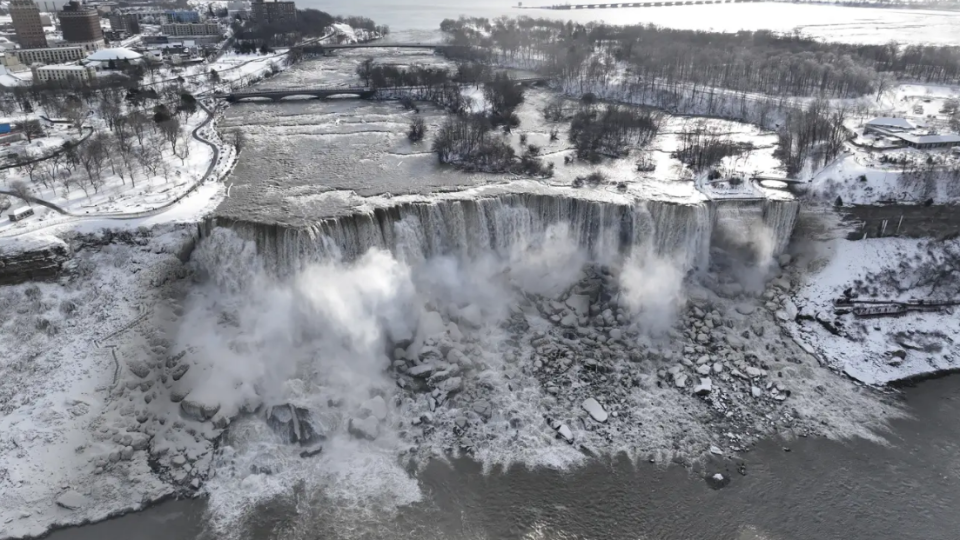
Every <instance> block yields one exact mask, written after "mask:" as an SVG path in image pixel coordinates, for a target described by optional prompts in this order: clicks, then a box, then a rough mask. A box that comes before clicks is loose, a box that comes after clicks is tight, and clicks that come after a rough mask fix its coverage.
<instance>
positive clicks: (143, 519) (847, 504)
mask: <svg viewBox="0 0 960 540" xmlns="http://www.w3.org/2000/svg"><path fill="white" fill-rule="evenodd" d="M903 400H904V403H905V406H906V409H907V410H908V412H909V413H910V414H911V415H913V418H911V419H902V420H895V421H893V422H892V424H891V428H890V432H889V433H888V434H887V438H888V440H889V442H890V444H889V445H887V446H881V445H878V444H874V443H871V442H867V441H863V440H852V441H846V442H835V441H829V440H824V439H797V440H792V441H767V442H765V443H763V444H761V445H759V446H758V447H756V448H755V449H754V450H753V451H752V452H750V453H748V454H746V455H745V456H744V463H745V465H746V472H747V475H746V476H741V475H739V474H738V473H737V472H736V465H737V463H736V462H733V461H729V460H728V461H723V460H718V461H717V462H715V463H713V464H709V465H708V466H707V469H708V470H709V472H711V473H712V472H715V471H717V470H722V471H724V473H725V474H729V475H730V476H731V478H732V482H731V483H730V485H729V486H727V487H726V488H724V489H721V490H718V491H715V490H712V489H710V488H709V487H708V486H707V484H706V483H705V482H704V480H703V479H702V476H701V475H700V474H698V473H695V472H690V471H689V470H687V469H684V468H682V467H678V466H671V467H667V468H661V467H657V466H654V465H650V464H647V463H639V464H632V463H630V462H628V461H627V460H624V459H615V460H612V461H610V460H597V461H595V462H594V463H593V464H591V465H589V466H586V467H583V468H580V469H577V470H575V471H571V472H566V473H563V472H557V471H549V470H534V471H530V470H526V469H523V468H514V469H511V470H509V471H507V472H504V471H502V470H500V471H493V472H491V473H489V474H483V472H482V471H481V469H480V467H479V466H478V465H477V464H475V463H471V462H467V461H460V462H456V463H453V464H452V465H448V464H444V463H435V464H433V465H431V466H430V467H428V468H427V470H426V471H424V472H423V473H421V475H420V483H421V486H422V488H423V491H424V493H425V501H424V502H423V503H421V504H418V505H416V506H415V507H410V508H405V509H403V510H401V511H400V512H399V513H398V514H397V515H393V516H390V517H381V518H378V517H377V516H375V515H374V516H366V518H357V515H353V517H351V518H350V519H349V520H347V521H338V516H342V514H339V513H338V512H337V511H336V509H335V508H331V507H329V506H326V505H325V504H324V502H323V501H314V502H313V503H312V504H305V500H304V499H303V498H302V497H301V498H299V504H294V503H292V502H289V501H274V502H273V503H271V504H267V505H264V507H263V508H262V509H261V512H260V513H259V514H258V515H257V516H254V517H253V518H252V519H251V520H250V522H249V523H247V525H246V526H245V529H244V531H243V533H242V535H241V536H242V537H243V538H251V539H256V540H265V539H268V538H270V539H273V538H277V539H280V538H284V539H286V538H309V539H321V538H322V539H324V540H332V539H336V538H390V539H393V538H445V539H460V538H469V539H473V538H490V539H509V538H591V539H624V540H627V539H673V538H682V539H701V538H702V539H710V540H716V539H737V540H739V539H791V540H800V539H811V540H812V539H817V540H820V539H840V538H843V539H851V540H858V539H863V540H867V539H870V540H872V539H886V538H889V539H906V538H916V539H924V540H938V539H943V540H954V539H956V538H958V537H960V512H958V511H957V509H958V508H960V422H958V420H957V419H958V418H960V376H956V375H954V376H950V377H946V378H943V379H938V380H932V381H927V382H924V383H921V384H919V385H918V386H916V387H914V388H908V389H905V390H904V391H903ZM787 449H789V451H787ZM725 469H727V470H725ZM204 507H205V505H204V503H203V502H202V501H175V502H170V503H166V504H162V505H160V506H157V507H155V508H152V509H150V510H147V511H145V512H140V513H137V514H132V515H129V516H125V517H122V518H119V519H115V520H112V521H109V522H106V523H101V524H97V525H91V526H86V527H80V528H74V529H67V530H63V531H59V532H57V533H55V534H53V535H51V538H52V539H54V540H87V539H90V540H93V539H102V540H114V539H116V540H153V539H161V538H164V539H166V538H179V539H194V538H196V539H200V538H210V537H212V535H209V534H205V533H204V528H205V519H204V515H203V514H204V511H205V508H204Z"/></svg>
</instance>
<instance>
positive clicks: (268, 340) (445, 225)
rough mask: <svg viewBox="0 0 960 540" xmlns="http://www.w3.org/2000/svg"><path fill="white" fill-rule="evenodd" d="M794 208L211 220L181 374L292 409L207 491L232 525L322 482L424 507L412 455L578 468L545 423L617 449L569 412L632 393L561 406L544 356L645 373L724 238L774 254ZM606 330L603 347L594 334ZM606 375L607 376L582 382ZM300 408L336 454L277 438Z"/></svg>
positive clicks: (595, 206) (228, 450) (578, 389)
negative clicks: (689, 279)
mask: <svg viewBox="0 0 960 540" xmlns="http://www.w3.org/2000/svg"><path fill="white" fill-rule="evenodd" d="M795 212H796V205H793V204H790V203H770V204H769V205H767V204H758V203H753V204H752V205H745V204H741V205H738V206H733V205H729V204H727V203H725V202H723V203H715V202H708V203H702V204H671V203H664V202H655V201H646V202H638V203H636V204H626V203H613V202H602V201H596V200H585V199H579V198H573V197H557V196H546V195H538V194H507V195H501V196H498V197H485V198H476V199H446V198H438V199H437V200H434V201H429V202H412V203H404V204H398V205H395V206H392V207H387V208H377V209H375V210H372V211H366V212H358V213H356V214H354V215H350V216H346V217H339V218H331V219H327V220H322V221H319V222H318V223H316V224H315V225H314V226H312V227H307V228H285V227H280V226H275V225H268V224H259V223H252V222H238V221H225V220H218V219H216V218H214V219H211V220H209V221H207V222H206V223H205V225H204V227H205V228H204V231H203V234H204V236H205V237H206V238H205V239H204V240H203V241H202V242H201V244H200V246H199V247H198V250H197V253H196V254H195V257H194V260H195V262H196V263H197V265H198V266H199V267H201V268H203V269H205V270H206V272H207V273H209V274H212V275H213V279H210V280H208V282H207V283H206V287H207V289H206V290H205V291H204V293H203V294H199V295H197V298H196V301H195V303H194V304H193V305H191V306H190V307H189V308H188V313H187V316H186V317H185V323H184V330H183V331H182V333H183V336H181V337H182V339H181V341H182V343H180V344H179V346H181V347H183V348H184V349H187V350H190V351H191V352H190V354H189V355H188V357H187V360H188V361H190V362H192V363H193V364H194V365H195V367H194V368H191V370H190V372H188V375H187V376H186V377H184V379H183V380H182V381H181V383H186V384H184V385H182V386H187V385H194V386H191V388H184V391H183V393H184V394H185V395H186V396H187V397H186V398H185V399H186V401H191V400H194V399H196V400H203V399H207V400H215V403H205V404H203V403H201V405H206V406H207V407H208V408H210V409H211V410H212V409H213V408H214V406H215V407H217V408H218V410H221V411H241V410H254V409H255V408H256V404H257V403H260V404H261V409H259V410H261V411H271V410H274V409H276V410H280V411H282V412H283V411H285V412H286V413H287V415H286V416H283V415H280V416H277V415H273V416H271V413H269V412H267V413H262V412H261V413H260V415H259V416H257V415H253V416H246V417H241V418H239V419H238V420H236V421H235V422H234V424H233V425H232V426H231V427H230V437H229V438H228V439H227V442H226V444H225V445H224V447H223V449H222V452H221V456H220V457H219V460H218V464H217V467H218V470H219V471H221V472H220V473H219V474H218V475H217V476H216V478H214V480H213V481H212V482H211V483H210V484H208V485H209V489H210V492H211V498H210V500H211V504H212V505H213V507H214V508H216V509H217V510H216V511H217V512H223V513H225V514H229V513H231V512H234V511H239V510H235V509H238V508H243V507H245V506H246V505H248V504H250V503H253V502H256V501H258V500H261V499H262V498H263V497H266V496H273V495H275V494H278V493H282V492H284V490H287V489H289V486H290V484H292V483H294V482H300V481H303V480H304V478H305V477H308V480H307V484H308V485H309V486H311V489H314V488H315V489H323V490H325V493H326V494H327V495H328V496H335V497H337V498H344V497H346V498H349V497H352V496H355V495H351V494H353V493H355V492H358V489H357V487H356V486H357V484H358V483H365V485H366V486H367V488H368V489H366V490H365V491H364V492H363V493H364V495H363V496H364V497H371V496H376V495H375V494H387V495H388V496H387V498H388V499H390V501H388V502H385V505H387V506H389V505H391V504H396V502H397V501H407V502H410V501H413V500H415V499H416V497H417V496H418V492H417V489H416V486H415V481H411V480H410V479H409V478H408V477H407V476H406V475H405V473H404V472H403V470H402V468H400V467H397V466H396V458H397V455H398V454H402V455H405V456H406V457H408V458H410V457H414V458H417V459H420V458H429V456H431V455H436V454H438V453H442V452H445V451H447V450H449V449H450V448H451V447H454V448H459V449H469V450H470V451H471V452H473V453H474V456H475V457H477V458H478V459H481V460H487V461H489V462H508V461H513V460H519V461H523V462H526V463H531V464H536V463H540V464H550V465H554V466H564V465H567V464H570V463H574V462H577V461H578V460H581V459H583V454H582V453H581V452H579V451H578V450H577V449H576V448H574V447H572V446H568V445H566V444H565V443H564V444H562V445H559V446H558V445H557V444H556V442H555V441H554V437H555V434H556V433H557V432H558V431H555V430H558V429H559V428H558V427H557V426H559V424H556V423H549V424H545V423H544V416H545V415H547V413H549V416H550V417H551V418H560V419H561V420H562V421H565V422H568V423H570V424H569V426H570V427H566V426H565V429H567V432H569V431H570V429H572V430H573V431H576V432H578V435H576V437H577V438H578V441H583V443H584V444H586V445H588V446H589V445H599V444H602V441H603V440H604V439H603V437H605V435H602V434H598V432H594V431H592V430H584V431H578V428H577V426H576V425H574V424H572V423H571V422H572V421H573V420H572V418H573V416H572V414H573V412H571V410H569V409H568V408H567V407H568V406H569V407H572V408H573V409H572V410H573V411H576V410H579V406H578V404H579V403H580V402H581V401H582V400H583V399H584V397H585V396H586V395H587V394H584V393H585V392H590V393H592V392H596V391H598V390H597V389H598V388H600V387H601V386H604V385H608V384H615V386H614V387H612V388H615V389H616V390H615V391H616V392H627V390H626V388H627V386H625V385H623V384H622V382H620V379H618V378H615V377H612V378H609V379H607V378H606V377H604V378H603V379H602V380H600V379H598V380H596V381H593V382H591V383H590V384H587V385H582V384H580V383H577V385H573V386H570V387H568V388H567V389H566V390H564V391H565V392H569V393H570V396H571V397H570V398H569V399H567V400H564V401H562V403H561V404H558V403H557V401H556V400H555V399H553V398H552V397H549V394H555V393H556V392H557V391H559V390H557V389H553V390H551V389H550V386H549V385H550V384H552V382H551V381H552V380H553V379H551V378H545V377H546V374H545V373H544V372H541V371H539V367H537V368H534V367H532V366H535V364H534V363H533V361H532V360H531V358H532V354H533V353H532V352H531V350H532V349H531V347H534V346H536V347H537V351H538V352H537V354H545V355H546V354H554V353H557V351H560V350H561V349H560V348H556V346H555V345H544V344H545V343H547V342H548V338H549V339H557V340H561V341H558V342H556V343H563V344H564V345H563V347H566V349H565V350H566V351H567V353H568V354H569V356H567V357H566V358H567V359H568V360H570V361H571V363H572V365H574V368H573V369H571V370H570V371H569V372H568V371H567V370H566V369H558V370H557V371H556V373H557V374H558V375H557V376H558V377H566V376H568V375H567V374H568V373H569V374H570V375H569V376H571V377H574V376H575V375H574V374H576V373H578V372H579V371H578V370H579V369H580V368H579V367H578V366H579V365H580V363H581V362H586V361H588V359H590V358H596V361H594V365H596V362H597V361H599V362H610V363H617V362H624V363H626V362H638V361H639V360H636V359H634V360H628V359H627V358H628V356H629V355H630V354H640V353H639V351H643V350H659V348H660V347H661V345H659V344H658V345H652V343H653V338H650V336H651V335H654V334H659V335H664V332H666V331H668V330H670V329H671V328H672V325H673V323H674V321H675V317H676V314H677V311H678V310H679V309H681V308H682V306H683V303H684V301H685V298H684V279H685V277H686V276H688V275H689V273H690V272H691V271H696V270H705V269H706V268H707V266H708V265H709V263H710V259H709V257H710V248H711V243H712V240H713V239H714V238H713V237H714V236H715V234H716V233H715V231H716V229H717V228H729V225H730V224H731V223H735V222H736V221H737V219H745V220H746V222H748V223H749V224H750V225H749V226H748V227H747V228H748V230H749V229H758V230H759V229H762V230H763V233H762V234H760V236H761V237H763V238H768V239H769V240H768V241H767V242H766V243H765V244H764V246H766V247H765V248H764V249H769V250H771V252H772V250H776V249H781V246H784V245H786V242H787V240H788V239H789V235H790V229H791V227H792V223H793V220H794V219H795ZM747 218H749V219H747ZM758 234H759V233H758ZM591 263H596V264H591ZM598 329H600V330H598ZM598 331H599V332H602V333H604V336H605V337H604V338H603V340H602V341H594V339H595V338H592V337H589V336H595V335H597V332H598ZM536 335H539V336H540V337H536ZM579 336H584V338H583V341H580V337H579ZM606 336H609V337H606ZM666 341H667V342H668V343H667V344H665V345H662V346H664V347H670V346H672V344H673V343H674V341H676V340H674V339H671V340H666ZM534 342H539V343H541V344H540V345H534ZM571 343H579V344H578V345H571ZM604 343H605V345H603V346H602V348H601V344H604ZM680 346H681V345H679V342H678V344H677V347H680ZM544 347H547V349H544ZM550 347H554V349H549V348H550ZM570 347H573V348H572V349H571V348H570ZM550 350H553V351H554V353H550V352H549V351H550ZM574 351H576V352H574ZM656 354H659V353H656ZM521 358H522V359H521ZM553 361H554V362H563V359H562V358H561V357H559V356H556V357H554V359H553ZM628 365H630V366H631V368H630V370H631V373H633V376H634V377H637V376H638V374H640V373H641V372H640V371H638V366H640V365H641V364H637V363H631V364H628ZM568 367H569V366H568ZM646 367H648V368H649V367H650V366H646ZM618 369H619V368H618ZM654 369H655V368H654ZM551 373H553V372H551ZM194 374H196V376H195V375H194ZM213 374H217V376H216V377H213V376H212V375H213ZM201 375H202V376H204V377H205V378H201ZM594 375H596V376H600V375H602V374H598V373H597V372H596V369H594V371H592V372H591V371H589V370H588V371H587V372H584V375H583V377H593V376H594ZM551 377H553V376H552V375H551ZM577 377H579V376H577ZM644 377H646V378H643V379H642V381H641V379H640V378H634V379H633V380H634V381H635V382H634V383H632V384H633V385H634V386H631V388H633V387H636V386H637V385H641V384H642V385H643V388H642V389H638V390H637V391H636V392H635V393H631V394H629V397H627V396H628V394H626V393H624V394H623V396H625V397H623V398H622V399H629V400H634V401H633V402H634V403H635V407H634V406H633V405H631V408H635V410H638V411H648V410H649V411H658V410H661V409H660V408H661V407H663V406H664V405H663V403H664V402H665V401H664V400H669V399H672V398H671V397H669V396H672V394H668V392H670V391H672V390H669V389H667V388H661V387H660V386H657V385H656V384H655V380H656V375H653V376H651V375H649V374H648V375H645V376H644ZM577 380H578V381H579V380H580V379H577ZM229 388H239V389H241V390H243V394H242V395H235V394H238V393H237V392H231V391H230V390H229ZM641 390H642V391H641ZM610 391H614V390H610ZM574 395H575V396H576V397H575V398H574V397H573V396H574ZM241 398H242V400H241ZM651 400H653V401H651ZM233 402H236V403H233ZM291 411H303V412H302V413H300V412H297V414H302V415H303V418H302V421H301V419H300V418H299V417H297V418H296V422H295V425H297V426H303V425H305V423H309V425H311V426H312V427H311V430H312V431H309V432H310V433H312V432H314V431H315V432H316V433H322V434H324V435H325V436H326V437H327V439H326V440H325V441H323V442H322V445H323V451H322V453H321V454H319V455H315V454H313V453H312V452H314V450H313V446H308V447H307V448H309V449H310V450H309V451H308V453H309V461H306V462H304V461H303V459H306V458H303V457H302V456H301V449H302V448H303V447H297V446H294V447H293V448H291V447H290V446H291V445H290V442H289V439H290V436H289V433H288V432H289V430H286V431H284V433H285V435H283V436H282V437H277V435H276V434H274V433H273V432H272V431H271V428H270V427H268V425H267V424H268V423H269V422H264V414H266V415H267V419H268V420H269V421H272V422H274V423H278V422H280V423H282V422H284V421H287V420H284V418H287V417H289V416H290V414H292V413H291ZM650 414H654V412H651V413H650ZM425 418H426V419H427V420H424V419H425ZM288 420H289V419H288ZM427 424H429V426H427ZM644 424H649V425H654V424H656V422H655V421H654V420H653V418H652V417H651V418H646V419H645V420H644V421H643V422H641V423H640V424H639V425H644ZM519 426H522V429H521V428H519ZM674 428H675V429H674ZM691 430H693V431H691ZM698 430H702V428H701V427H698V425H697V424H694V423H691V422H687V423H674V424H670V427H669V428H667V429H666V430H665V431H664V432H663V433H658V434H656V435H655V436H654V437H656V438H651V435H650V433H645V432H642V431H637V432H636V433H633V432H631V433H629V434H628V433H626V432H623V433H621V434H620V435H619V436H620V437H628V439H624V440H625V441H626V442H627V443H628V444H630V445H632V446H633V447H634V448H640V447H641V446H645V447H646V448H647V449H648V450H649V451H653V450H654V449H657V448H665V447H667V446H669V445H670V443H669V442H668V440H673V439H674V438H675V437H677V436H679V435H678V433H679V432H680V431H683V432H686V433H693V432H696V433H698V435H697V437H699V438H701V439H703V438H706V437H707V435H706V434H705V433H700V432H699V431H698ZM295 431H296V432H298V433H299V432H300V430H295ZM675 431H676V432H675ZM561 433H562V432H561ZM685 436H686V435H685ZM474 437H476V438H475V439H474ZM308 444H309V445H314V444H317V442H316V441H314V440H312V439H311V441H310V442H309V443H308ZM264 471H267V472H264ZM357 471H372V473H371V474H368V475H365V476H362V475H360V473H358V472H357ZM341 488H342V489H341ZM331 490H332V492H331Z"/></svg>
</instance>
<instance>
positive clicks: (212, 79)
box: [207, 68, 220, 84]
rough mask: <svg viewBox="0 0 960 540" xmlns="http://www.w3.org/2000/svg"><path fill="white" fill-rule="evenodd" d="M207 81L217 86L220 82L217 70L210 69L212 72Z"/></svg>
mask: <svg viewBox="0 0 960 540" xmlns="http://www.w3.org/2000/svg"><path fill="white" fill-rule="evenodd" d="M207 80H209V81H210V82H211V83H213V84H217V83H219V82H220V74H219V73H217V70H215V69H213V68H210V72H209V73H208V74H207Z"/></svg>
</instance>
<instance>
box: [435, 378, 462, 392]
mask: <svg viewBox="0 0 960 540" xmlns="http://www.w3.org/2000/svg"><path fill="white" fill-rule="evenodd" d="M437 388H438V389H439V390H440V391H441V392H446V393H447V394H452V393H454V392H459V391H460V389H461V388H463V379H461V378H460V377H450V378H449V379H446V380H444V381H441V382H440V384H438V385H437Z"/></svg>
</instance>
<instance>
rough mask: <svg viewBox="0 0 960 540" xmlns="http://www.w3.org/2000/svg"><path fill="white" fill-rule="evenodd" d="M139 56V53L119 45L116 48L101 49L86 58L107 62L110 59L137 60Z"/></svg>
mask: <svg viewBox="0 0 960 540" xmlns="http://www.w3.org/2000/svg"><path fill="white" fill-rule="evenodd" d="M139 58H141V55H140V53H138V52H136V51H131V50H130V49H124V48H122V47H120V48H116V49H101V50H99V51H97V52H95V53H93V54H91V55H90V56H88V57H87V60H90V61H93V62H109V61H110V60H137V59H139Z"/></svg>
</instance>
